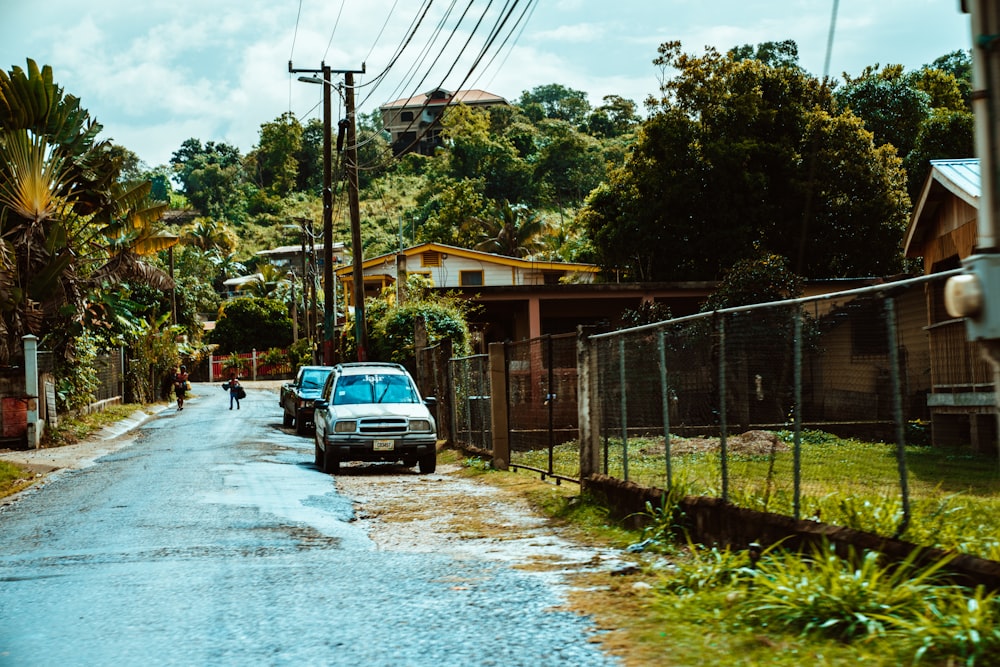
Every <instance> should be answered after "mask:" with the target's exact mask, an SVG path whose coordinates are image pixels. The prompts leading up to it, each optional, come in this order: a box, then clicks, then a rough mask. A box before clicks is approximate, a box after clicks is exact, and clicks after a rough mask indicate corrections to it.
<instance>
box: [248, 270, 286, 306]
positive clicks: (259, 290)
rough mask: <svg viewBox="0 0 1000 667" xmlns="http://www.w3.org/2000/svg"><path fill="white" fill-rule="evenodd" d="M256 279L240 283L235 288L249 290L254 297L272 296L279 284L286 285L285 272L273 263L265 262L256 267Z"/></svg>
mask: <svg viewBox="0 0 1000 667" xmlns="http://www.w3.org/2000/svg"><path fill="white" fill-rule="evenodd" d="M257 275H258V278H257V280H253V281H250V282H248V283H244V284H243V285H240V286H239V287H237V288H236V289H238V290H240V291H241V292H242V291H246V292H249V293H250V294H251V295H252V296H256V297H261V298H264V297H274V296H275V293H276V292H277V291H278V288H279V286H281V285H287V284H288V280H287V278H286V276H285V273H284V272H283V271H281V270H280V269H278V268H277V267H276V266H274V265H273V264H265V265H264V266H262V267H260V269H258V274H257Z"/></svg>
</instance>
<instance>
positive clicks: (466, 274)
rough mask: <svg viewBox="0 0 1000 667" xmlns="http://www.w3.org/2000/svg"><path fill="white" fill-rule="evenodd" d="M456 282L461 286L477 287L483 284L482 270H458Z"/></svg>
mask: <svg viewBox="0 0 1000 667" xmlns="http://www.w3.org/2000/svg"><path fill="white" fill-rule="evenodd" d="M458 284H459V285H461V286H462V287H478V286H481V285H482V284H483V272H482V271H459V272H458Z"/></svg>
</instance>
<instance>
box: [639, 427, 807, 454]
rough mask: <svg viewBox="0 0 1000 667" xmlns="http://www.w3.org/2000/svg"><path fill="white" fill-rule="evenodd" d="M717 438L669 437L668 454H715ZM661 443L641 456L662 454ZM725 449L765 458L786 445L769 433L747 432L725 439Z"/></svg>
mask: <svg viewBox="0 0 1000 667" xmlns="http://www.w3.org/2000/svg"><path fill="white" fill-rule="evenodd" d="M721 446H722V445H721V441H720V439H719V438H709V437H706V436H696V437H694V438H681V437H678V436H673V435H672V436H670V453H671V454H673V455H678V456H680V455H684V454H709V453H716V452H718V451H719V449H720V448H721ZM664 449H665V448H664V445H663V441H662V440H661V441H660V442H659V443H658V444H652V445H646V446H644V447H643V448H642V450H641V451H642V453H643V454H662V453H663V452H664ZM726 449H727V450H728V451H729V453H730V454H743V455H746V456H767V455H769V454H772V453H775V452H785V451H788V449H789V447H788V444H787V443H786V442H785V441H784V440H782V439H781V438H779V437H778V435H777V434H776V433H773V432H771V431H747V432H746V433H741V434H739V435H730V436H727V437H726Z"/></svg>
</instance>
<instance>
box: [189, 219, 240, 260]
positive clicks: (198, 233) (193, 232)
mask: <svg viewBox="0 0 1000 667" xmlns="http://www.w3.org/2000/svg"><path fill="white" fill-rule="evenodd" d="M184 243H186V244H187V245H190V246H194V247H196V248H201V249H202V250H218V251H220V252H231V251H232V250H233V247H234V243H233V239H232V236H231V235H230V233H229V230H228V229H227V228H226V226H225V225H223V224H221V223H219V222H216V221H215V220H211V219H209V218H198V219H196V220H195V221H194V223H192V225H191V226H190V227H189V228H187V229H186V230H185V231H184Z"/></svg>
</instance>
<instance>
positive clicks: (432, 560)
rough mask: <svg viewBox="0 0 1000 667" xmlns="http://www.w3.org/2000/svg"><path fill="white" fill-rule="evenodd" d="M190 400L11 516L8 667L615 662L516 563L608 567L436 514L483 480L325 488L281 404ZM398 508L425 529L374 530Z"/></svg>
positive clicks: (20, 503) (367, 482)
mask: <svg viewBox="0 0 1000 667" xmlns="http://www.w3.org/2000/svg"><path fill="white" fill-rule="evenodd" d="M193 393H194V396H193V397H192V398H191V399H190V400H189V401H187V402H186V403H185V408H184V410H183V411H177V410H176V409H175V408H173V407H171V408H168V409H167V410H164V411H163V412H161V413H160V414H159V415H157V416H156V417H154V418H152V419H150V420H149V421H146V422H145V423H144V424H142V425H141V426H140V427H138V428H137V429H135V430H133V431H131V432H130V433H129V434H127V435H124V436H121V437H120V438H118V439H116V440H115V441H114V446H113V447H111V449H112V450H113V451H111V452H110V453H107V454H105V455H103V456H102V457H100V458H98V459H97V460H96V462H95V463H94V464H93V465H85V466H84V467H81V468H80V469H76V470H63V471H59V472H57V473H54V474H53V475H52V476H51V477H50V478H49V479H48V480H47V481H46V483H45V484H44V485H41V486H39V487H38V488H37V489H35V490H32V491H29V492H27V493H24V494H22V495H21V496H19V497H17V499H16V500H15V501H14V502H11V503H9V504H8V505H6V506H4V507H3V508H2V509H0V528H2V537H0V665H29V666H32V665H39V666H42V665H53V666H56V665H58V666H61V667H65V666H69V665H118V666H121V665H293V664H294V665H351V666H355V665H375V666H377V665H393V666H396V665H413V666H417V667H419V666H423V665H427V666H435V667H441V666H452V665H470V666H471V665H531V666H532V667H538V666H543V665H574V666H579V667H586V666H588V665H613V664H618V663H617V662H616V661H615V659H614V658H612V657H609V656H607V655H605V654H603V653H602V652H601V650H600V648H599V646H598V645H597V643H596V641H595V631H594V630H593V628H592V625H591V622H590V620H589V619H588V618H586V617H583V616H580V615H577V614H574V613H571V612H569V611H565V610H561V609H559V605H560V604H561V603H562V598H561V594H560V590H561V586H562V584H561V583H560V580H559V577H558V576H554V574H553V572H552V570H551V568H550V569H548V570H546V571H537V572H536V571H531V570H530V569H529V570H525V569H524V568H520V567H515V565H518V561H523V560H524V559H525V558H527V557H529V556H531V554H532V552H537V553H535V556H536V557H537V554H542V557H550V558H553V559H561V560H563V561H565V562H567V563H577V564H580V563H583V562H585V561H587V560H588V559H591V562H593V559H595V558H596V559H598V560H600V558H601V556H600V555H598V554H596V553H588V552H587V551H586V550H579V549H576V548H575V547H573V546H572V545H568V544H565V543H562V542H561V541H560V540H559V539H558V538H557V537H555V536H552V535H548V534H545V533H544V532H538V531H539V530H540V529H539V528H538V526H537V525H534V524H532V523H531V519H530V518H525V517H520V518H517V517H515V516H514V515H515V514H516V512H515V510H513V509H510V508H499V507H496V508H493V510H492V511H493V512H494V513H495V514H503V513H504V512H507V513H508V514H510V516H507V517H505V519H504V520H505V521H508V522H509V523H510V524H511V532H512V534H511V537H512V538H514V537H517V535H516V533H517V531H518V530H522V531H523V532H524V533H525V534H524V535H522V536H521V538H522V539H521V540H518V539H511V540H506V539H505V540H496V539H479V540H476V539H471V538H470V539H466V538H465V537H462V538H461V539H459V538H460V537H461V536H460V535H457V534H449V532H451V533H455V528H454V522H452V523H451V524H449V523H447V522H446V521H445V518H446V517H444V516H435V511H434V506H435V505H439V504H440V503H441V502H442V501H441V498H442V497H443V496H442V494H443V495H447V496H449V497H451V498H454V497H456V494H457V495H458V496H460V497H461V496H463V495H464V496H465V497H469V498H471V497H472V494H473V493H479V495H482V494H483V493H484V492H483V491H482V490H480V491H479V492H474V491H472V490H470V489H471V487H476V486H481V485H477V484H475V483H474V482H469V481H468V480H462V479H461V478H458V477H457V476H454V475H449V474H448V471H447V469H446V468H447V467H445V468H444V469H442V470H441V471H439V472H438V473H436V474H434V475H418V474H417V473H416V472H415V471H411V470H409V469H405V468H402V467H399V466H384V465H382V466H355V467H350V468H347V469H345V471H344V474H343V475H341V476H338V477H331V476H329V475H325V474H323V473H321V472H320V471H318V470H316V469H315V468H314V466H313V463H312V459H313V445H312V441H311V440H310V439H309V438H303V437H300V436H296V435H295V434H294V433H293V432H292V430H291V429H283V428H282V427H281V412H280V408H279V407H278V405H277V395H276V393H275V392H274V391H272V390H262V389H257V390H254V389H252V388H251V389H250V391H249V396H248V397H247V399H246V400H244V401H243V402H242V404H241V405H242V407H241V409H240V410H232V411H230V410H228V397H227V394H226V392H224V391H222V390H221V389H220V388H219V387H218V386H217V385H208V384H196V385H195V389H194V392H193ZM101 451H103V450H101ZM462 485H468V486H469V487H470V488H465V487H463V486H462ZM419 499H422V500H419ZM397 503H399V504H398V505H397ZM414 503H417V504H418V505H419V504H420V503H423V506H422V507H423V509H422V510H421V511H419V512H416V513H414V512H413V505H414ZM472 505H473V504H472V503H470V506H472ZM489 506H490V503H488V502H487V503H482V502H481V503H478V504H477V505H475V507H476V508H479V510H480V511H481V510H482V508H483V507H487V508H488V507H489ZM394 507H398V508H400V509H399V510H398V511H400V512H402V511H403V509H402V508H403V507H406V508H408V509H406V511H407V512H409V513H411V514H413V516H414V520H413V521H411V522H404V523H393V522H387V521H384V520H379V518H378V517H379V516H381V517H382V518H383V519H384V518H385V515H386V513H391V512H393V511H394V509H393V508H394ZM437 513H438V514H442V513H443V514H448V515H449V517H450V512H441V511H438V512H437ZM418 515H419V516H418ZM519 516H520V515H519ZM450 518H452V519H453V517H450Z"/></svg>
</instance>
